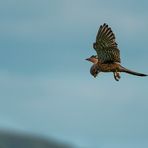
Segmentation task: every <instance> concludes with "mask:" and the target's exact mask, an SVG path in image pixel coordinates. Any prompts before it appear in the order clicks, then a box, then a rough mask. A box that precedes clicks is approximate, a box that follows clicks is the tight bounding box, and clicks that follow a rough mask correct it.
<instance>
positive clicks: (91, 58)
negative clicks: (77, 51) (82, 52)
mask: <svg viewBox="0 0 148 148" xmlns="http://www.w3.org/2000/svg"><path fill="white" fill-rule="evenodd" d="M85 60H87V61H90V62H92V63H94V64H96V63H97V62H98V57H97V55H92V56H91V57H89V58H87V59H85Z"/></svg>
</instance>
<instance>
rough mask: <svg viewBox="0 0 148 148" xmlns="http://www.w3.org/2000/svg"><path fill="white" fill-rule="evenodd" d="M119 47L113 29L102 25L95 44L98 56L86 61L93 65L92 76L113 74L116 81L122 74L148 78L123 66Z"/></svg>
mask: <svg viewBox="0 0 148 148" xmlns="http://www.w3.org/2000/svg"><path fill="white" fill-rule="evenodd" d="M117 45H118V44H117V43H116V41H115V35H114V33H113V32H112V30H111V28H110V27H109V26H108V25H107V24H105V23H104V24H103V25H101V26H100V28H99V31H98V33H97V36H96V42H95V43H93V48H94V49H95V51H96V52H97V55H93V56H91V57H90V58H87V59H86V60H88V61H90V62H92V63H93V65H92V67H91V68H90V73H91V75H93V76H94V77H96V76H97V75H98V73H99V72H113V75H114V78H115V80H116V81H119V79H120V72H125V73H128V74H132V75H136V76H148V75H146V74H142V73H138V72H134V71H131V70H129V69H127V68H124V67H123V66H121V64H120V63H121V60H120V50H119V48H118V46H117Z"/></svg>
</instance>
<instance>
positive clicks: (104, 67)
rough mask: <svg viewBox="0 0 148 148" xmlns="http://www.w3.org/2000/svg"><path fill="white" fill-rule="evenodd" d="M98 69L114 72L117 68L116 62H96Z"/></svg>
mask: <svg viewBox="0 0 148 148" xmlns="http://www.w3.org/2000/svg"><path fill="white" fill-rule="evenodd" d="M98 69H99V70H100V71H102V72H116V71H118V69H119V64H118V63H107V64H106V63H105V64H102V63H98Z"/></svg>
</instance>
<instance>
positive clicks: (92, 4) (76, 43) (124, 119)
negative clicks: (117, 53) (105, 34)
mask: <svg viewBox="0 0 148 148" xmlns="http://www.w3.org/2000/svg"><path fill="white" fill-rule="evenodd" d="M147 15H148V1H146V0H137V1H135V0H124V1H121V0H110V1H107V0H104V1H100V0H0V18H1V19H0V127H1V128H6V129H16V130H20V131H26V132H30V133H36V134H41V135H45V136H49V137H50V136H51V137H55V138H57V139H59V140H64V141H66V142H69V143H72V144H74V145H77V146H82V147H86V148H98V147H99V148H119V147H120V148H125V147H126V148H139V147H142V148H147V147H148V117H147V114H148V105H147V104H148V78H146V77H145V78H140V77H135V76H131V75H127V74H122V75H121V77H122V78H121V80H120V82H116V81H115V80H114V79H113V75H112V74H111V73H110V74H109V73H108V74H103V73H101V74H99V76H98V78H97V79H94V78H93V77H92V76H91V75H90V74H89V69H90V66H91V64H90V63H88V62H86V61H85V60H84V59H85V58H87V57H89V56H91V55H92V54H95V51H94V50H93V49H92V43H93V42H94V41H95V36H96V33H97V30H98V27H99V26H100V25H101V24H103V23H104V22H106V23H108V24H109V25H110V26H111V27H112V29H113V31H114V32H115V35H116V38H117V43H118V44H119V48H120V50H121V59H122V64H123V65H124V66H125V67H128V68H131V69H133V70H137V71H139V72H143V73H148V66H147V64H148V48H147V43H148V29H147V26H148V17H147Z"/></svg>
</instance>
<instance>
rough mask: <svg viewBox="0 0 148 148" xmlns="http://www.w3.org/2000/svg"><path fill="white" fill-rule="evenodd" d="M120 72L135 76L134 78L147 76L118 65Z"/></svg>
mask: <svg viewBox="0 0 148 148" xmlns="http://www.w3.org/2000/svg"><path fill="white" fill-rule="evenodd" d="M120 70H121V72H125V73H128V74H132V75H136V76H141V77H144V76H148V75H147V74H143V73H138V72H135V71H132V70H129V69H126V68H124V67H122V66H121V65H120Z"/></svg>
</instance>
